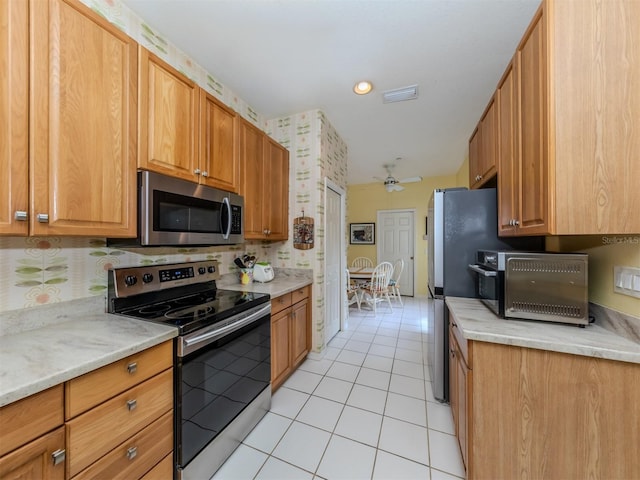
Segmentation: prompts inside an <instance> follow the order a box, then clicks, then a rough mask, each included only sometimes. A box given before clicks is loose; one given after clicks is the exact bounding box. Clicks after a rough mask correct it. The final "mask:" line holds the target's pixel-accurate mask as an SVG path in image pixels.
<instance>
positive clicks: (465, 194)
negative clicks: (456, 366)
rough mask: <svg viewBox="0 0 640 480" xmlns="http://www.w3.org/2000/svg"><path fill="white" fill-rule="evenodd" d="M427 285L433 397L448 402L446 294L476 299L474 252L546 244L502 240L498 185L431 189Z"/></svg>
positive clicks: (531, 239)
mask: <svg viewBox="0 0 640 480" xmlns="http://www.w3.org/2000/svg"><path fill="white" fill-rule="evenodd" d="M427 235H428V248H429V250H428V260H427V261H428V275H429V280H428V287H429V296H430V298H431V302H430V311H429V315H428V320H427V322H428V323H427V324H428V334H427V335H428V337H427V344H428V357H429V358H428V360H429V373H430V376H431V381H432V385H433V395H434V396H435V398H436V399H437V400H439V401H441V402H446V401H448V400H449V354H448V353H449V335H448V330H449V312H448V309H447V307H446V305H445V298H446V297H448V296H452V297H469V298H475V297H477V292H476V286H475V278H474V276H473V274H472V273H471V272H470V271H469V269H468V265H469V264H472V263H475V255H476V251H477V250H479V249H487V250H529V251H539V250H541V249H543V248H544V244H543V242H544V239H543V238H541V237H528V238H516V239H511V238H510V239H500V238H499V237H498V211H497V200H496V189H495V188H486V189H480V190H467V189H466V188H451V189H445V190H435V191H434V192H433V193H432V195H431V198H430V199H429V209H428V215H427Z"/></svg>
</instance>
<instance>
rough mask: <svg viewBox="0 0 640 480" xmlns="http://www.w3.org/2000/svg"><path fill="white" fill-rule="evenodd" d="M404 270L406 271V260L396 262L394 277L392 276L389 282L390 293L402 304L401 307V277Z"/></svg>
mask: <svg viewBox="0 0 640 480" xmlns="http://www.w3.org/2000/svg"><path fill="white" fill-rule="evenodd" d="M402 270H404V260H402V259H399V260H396V261H395V263H394V264H393V275H391V280H389V293H390V294H391V296H392V297H393V298H395V299H396V300H398V301H399V302H400V305H403V303H402V297H401V296H400V277H401V276H402Z"/></svg>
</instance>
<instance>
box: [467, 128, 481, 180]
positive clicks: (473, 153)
mask: <svg viewBox="0 0 640 480" xmlns="http://www.w3.org/2000/svg"><path fill="white" fill-rule="evenodd" d="M481 136H482V135H481V134H480V124H478V126H477V127H476V128H475V130H474V131H473V133H472V134H471V138H470V139H469V187H470V188H477V184H478V181H479V180H480V178H479V176H480V173H479V171H478V170H479V166H480V137H481Z"/></svg>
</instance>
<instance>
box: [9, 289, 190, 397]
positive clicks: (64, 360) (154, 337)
mask: <svg viewBox="0 0 640 480" xmlns="http://www.w3.org/2000/svg"><path fill="white" fill-rule="evenodd" d="M0 325H2V329H1V332H2V335H1V336H0V407H1V406H4V405H7V404H9V403H11V402H15V401H16V400H20V399H21V398H25V397H28V396H29V395H32V394H34V393H38V392H41V391H43V390H46V389H47V388H49V387H53V386H54V385H58V384H60V383H63V382H65V381H67V380H71V379H72V378H75V377H78V376H80V375H83V374H85V373H87V372H90V371H92V370H95V369H97V368H100V367H103V366H105V365H108V364H110V363H112V362H115V361H118V360H121V359H123V358H126V357H128V356H130V355H133V354H135V353H137V352H140V351H142V350H145V349H147V348H150V347H153V346H155V345H158V344H160V343H162V342H164V341H166V340H170V339H172V338H173V337H175V336H177V334H178V330H177V329H176V328H175V327H170V326H165V325H160V324H157V323H153V322H147V321H143V320H135V319H131V318H127V317H122V316H119V315H111V314H108V313H105V299H104V297H91V298H86V299H81V300H74V301H70V302H61V303H57V304H53V305H47V306H40V307H34V308H27V309H22V310H15V311H11V312H2V313H0Z"/></svg>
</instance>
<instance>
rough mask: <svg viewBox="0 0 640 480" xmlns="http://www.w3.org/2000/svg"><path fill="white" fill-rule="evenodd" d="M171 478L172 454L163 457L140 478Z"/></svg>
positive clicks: (158, 479) (146, 479)
mask: <svg viewBox="0 0 640 480" xmlns="http://www.w3.org/2000/svg"><path fill="white" fill-rule="evenodd" d="M172 478H173V454H172V453H170V454H169V455H167V456H166V457H164V458H163V459H162V460H161V461H160V463H158V464H157V465H156V466H155V467H153V468H152V469H151V470H149V471H148V472H147V473H146V474H145V476H144V477H142V478H141V479H140V480H170V479H172Z"/></svg>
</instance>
